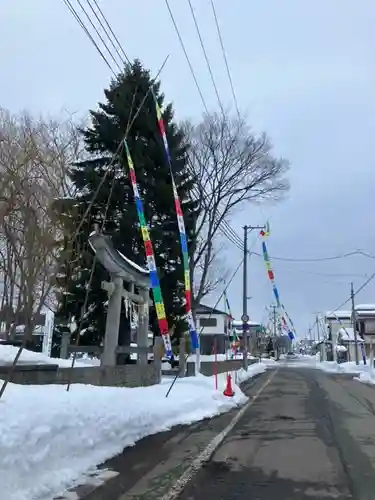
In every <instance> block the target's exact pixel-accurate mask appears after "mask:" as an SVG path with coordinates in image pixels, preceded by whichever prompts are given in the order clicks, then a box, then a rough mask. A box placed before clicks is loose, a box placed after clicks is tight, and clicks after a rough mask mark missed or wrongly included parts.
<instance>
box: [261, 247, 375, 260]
mask: <svg viewBox="0 0 375 500" xmlns="http://www.w3.org/2000/svg"><path fill="white" fill-rule="evenodd" d="M253 254H254V255H256V256H257V257H262V255H261V254H260V253H257V252H253ZM353 255H362V256H363V257H368V258H369V259H375V255H371V254H369V253H367V252H364V251H363V250H359V249H358V250H355V251H353V252H347V253H344V254H339V255H333V256H329V257H317V258H306V259H298V258H291V257H275V256H270V259H272V260H283V261H285V262H324V261H329V260H338V259H345V258H347V257H352V256H353Z"/></svg>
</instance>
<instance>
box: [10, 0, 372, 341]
mask: <svg viewBox="0 0 375 500" xmlns="http://www.w3.org/2000/svg"><path fill="white" fill-rule="evenodd" d="M73 3H74V4H75V5H77V2H76V0H73ZM99 3H100V5H101V7H102V9H103V10H104V12H105V14H106V15H107V17H108V19H109V20H110V22H111V24H112V26H113V29H114V31H115V33H116V34H117V35H118V37H119V39H120V40H121V43H122V44H123V46H124V48H125V50H126V52H127V54H128V55H129V57H130V58H131V59H133V58H134V57H138V58H140V59H141V60H142V61H143V62H144V64H145V65H146V66H147V67H149V68H150V69H151V70H152V71H153V72H154V73H155V72H156V71H157V69H158V67H159V66H160V64H161V63H162V61H163V59H164V58H165V56H166V55H167V54H170V58H169V61H168V63H167V66H166V68H165V69H164V71H163V73H162V75H161V81H162V90H163V91H164V93H165V94H166V97H167V100H170V101H173V103H174V105H175V109H176V112H177V117H178V118H179V119H180V118H181V119H182V118H192V119H199V117H200V115H201V113H202V111H203V107H202V104H201V102H200V100H199V96H198V94H197V91H196V88H195V86H194V82H193V80H192V77H191V74H190V72H189V68H188V66H187V63H186V61H185V59H184V56H183V53H182V51H181V48H180V45H179V43H178V39H177V37H176V33H175V31H174V28H173V25H172V23H171V20H170V18H169V14H168V11H167V9H166V6H165V3H164V1H163V0H148V1H147V0H138V1H137V2H124V1H119V0H101V1H100V2H99ZM170 3H171V7H172V10H173V12H174V14H175V16H176V20H177V23H178V25H179V27H180V30H181V33H182V37H183V39H184V42H185V44H186V48H187V51H188V53H189V55H190V57H191V60H192V64H193V66H194V69H195V70H196V73H197V75H198V79H199V83H200V85H201V88H202V91H203V94H204V97H205V99H206V101H207V103H208V106H209V107H210V108H215V107H217V102H216V99H215V95H214V92H213V88H212V84H211V81H210V79H209V74H208V72H207V67H206V65H205V60H204V57H203V55H202V52H201V48H200V45H199V41H198V38H197V35H196V32H195V28H194V24H193V20H192V17H191V15H190V11H189V6H188V2H187V0H171V2H170ZM193 5H194V7H195V9H196V15H197V18H198V22H199V24H200V26H201V29H202V32H203V36H204V42H205V44H206V47H207V51H208V54H209V57H210V61H211V64H212V67H213V71H214V74H215V78H216V81H217V84H218V87H219V92H220V94H221V96H222V99H223V101H224V102H225V104H226V105H229V106H233V101H232V100H231V93H230V87H229V83H228V80H227V76H226V72H225V67H224V64H223V60H222V55H221V51H220V45H219V42H218V39H217V35H216V28H215V24H214V19H213V16H212V12H211V7H210V1H209V0H200V1H198V0H193ZM216 7H217V14H218V18H219V22H220V25H221V28H222V35H223V39H224V44H225V48H226V51H227V55H228V60H229V64H230V67H231V70H232V77H233V81H234V86H235V89H236V93H237V97H238V102H239V105H240V108H241V111H243V112H246V113H247V114H248V116H249V120H250V122H251V124H252V126H253V128H254V130H256V131H262V130H265V131H267V133H268V134H269V135H270V137H271V138H272V140H273V143H274V147H275V154H277V155H283V156H285V157H287V158H288V159H289V160H290V161H291V163H292V169H291V172H290V181H291V191H290V194H289V195H288V198H287V199H286V200H285V201H284V202H282V203H280V204H278V205H277V206H274V207H270V206H267V205H264V206H263V207H262V208H261V209H260V208H258V207H254V206H251V205H250V206H248V207H246V209H244V210H243V212H242V213H241V214H238V216H236V219H235V220H233V223H232V225H233V227H234V228H235V229H236V230H237V231H238V233H239V234H241V233H242V229H241V227H242V226H243V225H244V224H245V223H246V224H261V223H263V221H264V219H265V218H270V223H271V231H272V234H271V236H270V238H269V239H268V241H267V244H268V249H269V254H270V255H271V256H276V257H285V258H290V259H294V258H296V259H309V258H320V257H325V256H334V255H340V254H343V253H346V252H350V251H354V250H356V249H357V248H360V249H363V250H365V251H367V252H369V253H371V254H373V255H375V230H374V212H375V210H374V209H375V168H374V163H375V152H374V146H373V143H374V137H375V100H374V89H375V85H374V84H375V78H374V77H375V62H374V57H373V53H374V35H373V34H372V32H373V29H374V26H375V3H374V2H373V0H359V1H358V2H353V0H315V1H314V2H306V1H301V0H282V1H281V0H264V1H262V2H259V1H257V2H255V1H253V0H247V1H245V0H242V1H232V2H228V1H226V2H224V0H216ZM0 21H1V23H0V24H1V27H2V29H1V32H0V44H1V47H2V51H1V72H0V89H1V96H2V99H1V102H0V104H1V106H3V107H6V108H8V109H10V110H11V111H13V112H16V111H18V110H20V109H23V108H26V109H28V110H30V111H32V112H34V113H40V112H42V113H51V114H56V113H61V112H63V110H67V111H69V112H75V113H77V115H78V116H83V115H85V114H86V113H87V110H88V109H90V108H91V109H93V108H95V107H96V103H97V102H98V101H100V100H102V96H103V93H102V92H103V88H104V87H106V86H107V84H108V82H109V79H110V76H111V75H110V72H109V70H108V68H107V66H106V65H105V64H104V62H103V61H102V60H101V59H100V56H99V55H98V53H97V52H96V50H95V49H94V47H93V46H92V44H91V43H90V42H89V40H88V39H87V37H86V36H85V34H84V33H83V31H82V29H81V28H80V27H79V26H78V24H77V22H76V21H75V20H74V19H73V17H72V15H71V14H70V13H69V11H68V10H67V8H66V7H65V6H64V4H63V2H62V0H33V1H30V0H29V1H27V0H23V1H22V0H17V1H16V0H3V1H2V2H1V6H0ZM254 250H257V251H259V250H260V244H259V242H258V243H257V244H256V245H255V246H254ZM227 252H228V254H230V257H231V258H230V262H231V268H230V269H231V271H233V270H234V269H235V267H236V265H237V262H238V261H239V259H240V258H241V255H240V251H239V250H237V249H236V248H232V247H231V246H230V244H229V243H228V249H227ZM249 269H250V276H249V284H248V287H249V295H250V296H252V297H253V298H252V299H251V300H249V304H248V308H249V314H250V316H251V319H254V320H260V319H262V316H264V308H265V306H266V305H269V304H270V303H271V302H272V299H273V297H272V292H271V288H270V285H269V283H268V282H267V279H266V274H265V267H264V264H263V262H262V260H261V259H260V258H259V257H256V256H253V257H251V260H250V265H249ZM273 269H274V272H275V277H276V282H277V286H278V289H279V293H280V296H281V300H282V302H283V303H284V304H285V306H286V308H287V310H288V311H289V314H290V315H291V316H292V318H293V319H294V321H295V323H296V325H297V327H298V329H299V333H300V334H302V335H303V334H304V333H305V331H306V329H307V327H308V326H309V324H310V323H312V322H313V319H314V318H313V314H312V313H314V312H317V311H326V310H328V309H331V308H334V307H336V306H338V305H339V304H340V303H341V302H343V301H344V300H345V299H346V297H348V296H349V292H350V285H349V283H350V281H351V280H353V281H354V283H355V286H359V285H361V284H362V282H363V281H364V280H365V278H366V276H365V275H366V274H369V275H370V274H372V273H373V272H374V270H375V259H366V258H364V257H359V256H354V257H350V258H346V259H337V260H332V261H325V262H319V263H317V262H315V263H308V262H286V261H282V260H273ZM241 288H242V276H241V273H240V272H239V273H238V275H237V276H236V277H235V279H234V281H233V284H232V285H231V286H230V288H229V300H230V302H231V306H232V309H233V312H234V313H235V315H236V316H237V317H239V316H240V315H241V309H242V297H241ZM357 299H358V301H359V302H361V303H363V302H371V303H375V280H374V281H373V282H372V283H371V284H370V285H369V286H368V287H367V288H366V289H365V290H364V291H363V292H362V293H361V294H359V295H358V298H357Z"/></svg>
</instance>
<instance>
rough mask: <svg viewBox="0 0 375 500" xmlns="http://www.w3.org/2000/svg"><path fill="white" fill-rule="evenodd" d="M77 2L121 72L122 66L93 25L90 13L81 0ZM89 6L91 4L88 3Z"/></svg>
mask: <svg viewBox="0 0 375 500" xmlns="http://www.w3.org/2000/svg"><path fill="white" fill-rule="evenodd" d="M77 2H78V5H79V6H80V7H81V9H82V11H83V12H84V14H85V16H86V17H87V19H88V21H89V23H90V24H91V26H92V27H93V28H94V31H95V33H96V34H97V35H98V37H99V38H100V41H101V42H102V44H103V45H104V47H105V48H106V49H107V52H108V54H109V55H110V56H111V58H112V60H113V62H114V63H115V64H116V66H117V68H118V70H119V72H120V73H121V71H122V68H121V66H120V65H119V63H118V61H117V59H116V57H115V56H114V55H113V53H112V51H111V50H110V48H109V47H108V45H107V44H106V42H105V41H104V38H103V37H102V35H101V33H100V32H99V30H98V28H97V27H96V26H95V24H94V22H93V20H92V19H91V17H90V15H89V14H88V12H87V10H86V9H85V7H84V6H83V5H82V2H81V0H77ZM89 5H90V6H91V4H89Z"/></svg>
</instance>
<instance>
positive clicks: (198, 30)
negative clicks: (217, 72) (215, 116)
mask: <svg viewBox="0 0 375 500" xmlns="http://www.w3.org/2000/svg"><path fill="white" fill-rule="evenodd" d="M188 4H189V8H190V12H191V15H192V17H193V21H194V25H195V29H196V30H197V35H198V38H199V42H200V45H201V48H202V52H203V55H204V58H205V61H206V65H207V68H208V72H209V74H210V78H211V82H212V86H213V88H214V90H215V94H216V97H217V101H218V103H219V106H220V109H221V112H222V114H223V116H225V112H224V106H223V103H222V101H221V98H220V94H219V91H218V88H217V85H216V81H215V77H214V74H213V72H212V68H211V64H210V60H209V58H208V55H207V51H206V47H205V45H204V42H203V38H202V34H201V31H200V29H199V25H198V21H197V18H196V15H195V12H194V9H193V5H192V3H191V0H188Z"/></svg>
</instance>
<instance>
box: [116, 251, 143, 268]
mask: <svg viewBox="0 0 375 500" xmlns="http://www.w3.org/2000/svg"><path fill="white" fill-rule="evenodd" d="M116 252H118V254H119V256H120V257H121V258H122V259H124V260H125V262H126V263H127V264H129V266H131V267H133V268H134V269H136V270H137V271H139V272H140V273H143V274H149V272H150V271H149V270H148V269H145V268H144V267H141V266H139V265H138V264H136V263H135V262H133V261H132V260H130V259H128V258H127V257H125V255H123V254H122V253H121V252H119V251H118V250H116Z"/></svg>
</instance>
